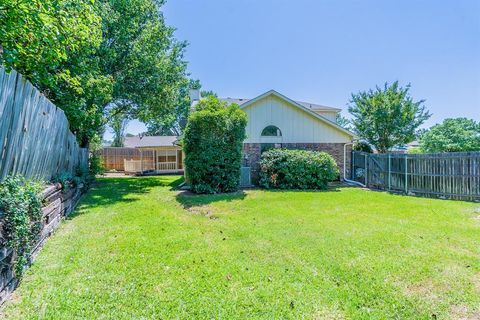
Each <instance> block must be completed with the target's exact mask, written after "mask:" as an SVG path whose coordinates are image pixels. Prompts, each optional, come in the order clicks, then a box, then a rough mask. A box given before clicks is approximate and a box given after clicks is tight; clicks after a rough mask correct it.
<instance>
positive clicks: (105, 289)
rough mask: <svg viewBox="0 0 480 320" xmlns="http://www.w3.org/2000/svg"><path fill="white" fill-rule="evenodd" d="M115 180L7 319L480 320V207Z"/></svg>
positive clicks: (30, 281) (80, 213)
mask: <svg viewBox="0 0 480 320" xmlns="http://www.w3.org/2000/svg"><path fill="white" fill-rule="evenodd" d="M176 183H178V177H149V178H117V179H112V178H110V179H101V180H100V181H99V183H98V184H97V185H96V186H95V187H94V188H93V189H92V190H91V191H90V192H89V193H88V194H87V195H86V197H85V198H84V199H83V200H82V203H81V206H80V207H79V209H78V210H77V212H76V215H75V216H73V217H72V218H71V219H69V220H68V221H66V222H64V223H63V224H62V226H61V227H60V229H59V230H58V232H57V233H56V234H55V235H54V236H53V237H52V238H51V239H50V240H49V241H48V243H47V244H46V246H45V248H44V249H43V251H42V252H41V253H40V256H39V257H38V259H37V260H36V261H35V263H34V265H33V266H32V267H31V268H30V269H29V270H28V271H27V274H26V276H25V278H24V280H23V282H22V283H21V286H20V288H19V289H17V291H16V292H15V294H14V296H13V299H12V300H11V301H9V302H8V303H7V304H6V306H5V307H4V309H3V310H2V313H3V316H4V317H5V318H7V319H16V318H18V319H38V318H40V319H43V318H45V319H81V318H83V319H176V318H178V319H212V318H215V319H247V318H248V319H253V318H261V319H281V318H285V319H302V318H305V319H387V318H388V319H455V318H457V319H461V318H464V319H478V318H480V219H479V216H480V204H478V203H476V204H475V203H467V202H459V201H445V200H433V199H422V198H414V197H404V196H398V195H391V194H387V193H382V192H373V191H367V190H362V189H357V188H339V189H336V190H330V191H326V192H295V191H290V192H289V191H281V192H274V191H261V190H251V191H245V192H239V193H235V194H229V195H213V196H192V195H188V194H179V193H178V192H176V191H173V190H172V186H174V185H175V184H176Z"/></svg>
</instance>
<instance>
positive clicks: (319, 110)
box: [190, 90, 354, 182]
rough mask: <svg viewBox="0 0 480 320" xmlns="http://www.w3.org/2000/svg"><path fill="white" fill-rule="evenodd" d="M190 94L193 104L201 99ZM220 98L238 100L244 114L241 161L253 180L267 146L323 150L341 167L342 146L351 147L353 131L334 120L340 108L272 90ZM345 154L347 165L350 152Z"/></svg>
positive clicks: (230, 100)
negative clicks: (301, 99) (245, 136)
mask: <svg viewBox="0 0 480 320" xmlns="http://www.w3.org/2000/svg"><path fill="white" fill-rule="evenodd" d="M190 97H191V99H192V101H193V102H192V104H193V105H194V104H196V103H197V102H198V100H199V99H200V95H199V92H198V91H196V90H192V92H190ZM222 100H223V101H226V102H228V103H236V104H238V105H239V106H240V108H241V109H242V110H243V111H245V113H246V114H247V117H248V123H247V127H246V134H247V138H246V139H245V141H244V144H243V153H244V158H243V164H244V166H246V167H250V170H251V178H252V181H253V182H256V181H258V174H259V169H260V168H259V161H260V156H261V154H262V152H263V151H265V150H267V149H270V148H287V149H302V150H314V151H325V152H327V153H329V154H331V155H332V156H333V158H334V159H335V161H336V162H337V164H338V166H339V168H340V169H343V167H344V153H345V148H348V150H350V146H351V142H352V140H353V137H354V135H353V133H351V132H350V131H348V130H346V129H344V128H343V127H341V126H339V125H337V124H336V122H335V119H336V116H337V114H338V113H339V112H340V111H341V109H338V108H332V107H327V106H323V105H319V104H314V103H309V102H303V101H294V100H292V99H290V98H288V97H286V96H284V95H282V94H280V93H278V92H277V91H275V90H270V91H267V92H265V93H263V94H261V95H259V96H257V97H255V98H253V99H234V98H226V99H222ZM346 154H347V157H346V163H345V164H346V167H347V168H348V167H349V164H350V160H349V159H350V152H346ZM341 171H342V174H343V170H341Z"/></svg>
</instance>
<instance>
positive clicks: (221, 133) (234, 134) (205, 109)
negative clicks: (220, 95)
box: [183, 97, 247, 193]
mask: <svg viewBox="0 0 480 320" xmlns="http://www.w3.org/2000/svg"><path fill="white" fill-rule="evenodd" d="M246 125H247V116H246V114H245V113H244V112H243V111H242V110H240V108H239V107H238V105H230V106H228V105H226V104H225V103H224V102H221V101H220V100H218V99H217V98H215V97H208V98H207V99H204V100H202V101H200V102H199V103H198V104H197V106H196V111H194V112H192V113H191V114H190V117H189V119H188V123H187V126H186V128H185V135H184V138H183V147H184V149H183V150H184V152H185V173H186V178H187V182H188V183H189V184H190V187H191V190H192V191H193V192H196V193H219V192H232V191H235V190H237V189H238V185H239V183H240V167H241V164H242V144H243V140H244V139H245V127H246Z"/></svg>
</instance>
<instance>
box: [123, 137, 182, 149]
mask: <svg viewBox="0 0 480 320" xmlns="http://www.w3.org/2000/svg"><path fill="white" fill-rule="evenodd" d="M177 140H178V136H143V137H139V136H135V137H125V141H124V143H123V144H124V147H126V148H147V147H171V146H174V145H175V143H176V142H177Z"/></svg>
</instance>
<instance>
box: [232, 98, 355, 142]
mask: <svg viewBox="0 0 480 320" xmlns="http://www.w3.org/2000/svg"><path fill="white" fill-rule="evenodd" d="M268 96H275V97H277V98H279V99H281V100H284V101H286V102H288V103H289V104H291V105H293V106H294V107H297V108H299V109H300V110H303V111H304V112H306V113H308V114H310V115H311V116H313V117H314V118H317V119H318V120H320V121H322V122H324V123H325V124H327V125H329V126H331V127H334V128H335V129H338V130H340V131H342V132H343V133H346V134H348V135H349V136H351V137H354V136H355V135H354V134H353V133H352V132H350V131H348V130H347V129H345V128H343V127H341V126H339V125H338V124H336V123H335V122H332V121H330V120H328V119H327V118H325V117H323V116H321V115H319V114H318V113H316V112H314V110H319V109H314V108H308V107H306V106H305V105H304V103H305V102H303V103H302V102H299V101H294V100H292V99H290V98H288V97H286V96H284V95H283V94H281V93H278V92H277V91H275V90H270V91H267V92H265V93H263V94H261V95H259V96H258V97H256V98H253V99H249V100H248V101H245V102H244V103H242V104H240V108H241V109H245V108H248V107H249V106H251V105H252V104H254V103H255V102H257V101H259V100H261V99H263V98H266V97H268ZM224 100H225V99H224ZM232 103H233V101H232ZM312 105H313V104H312ZM316 106H320V105H316ZM326 108H329V109H332V111H335V110H338V111H340V109H335V108H330V107H326Z"/></svg>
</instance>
